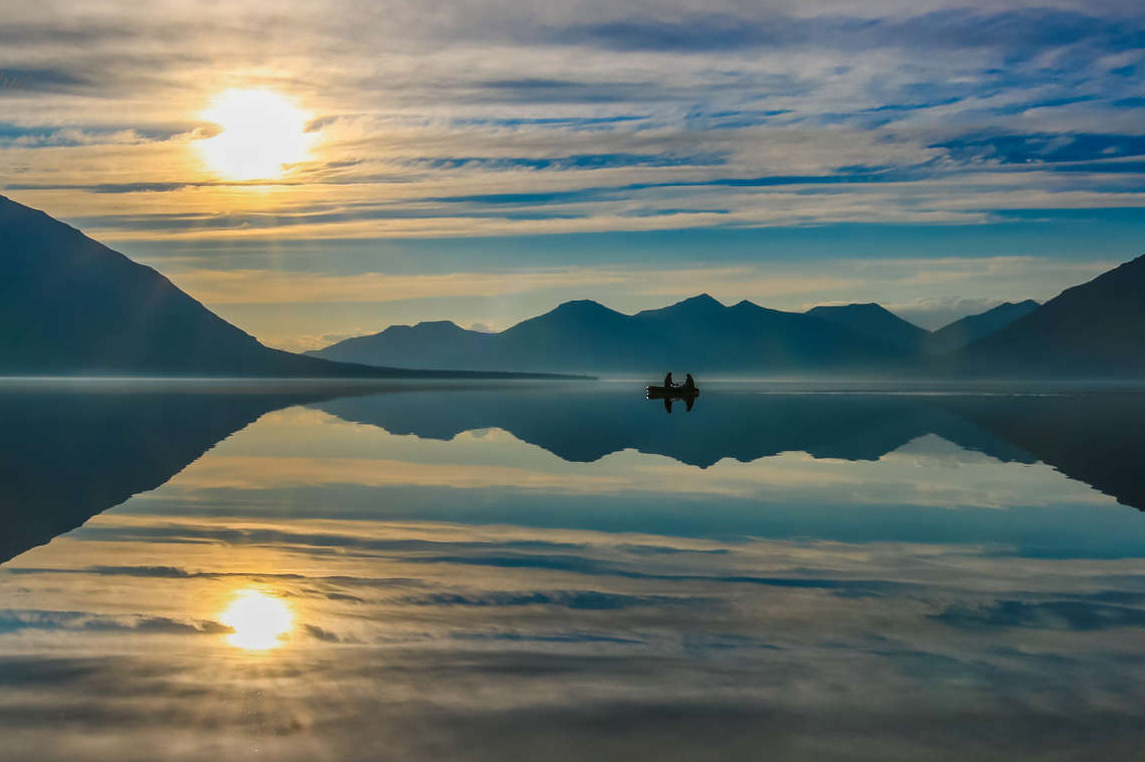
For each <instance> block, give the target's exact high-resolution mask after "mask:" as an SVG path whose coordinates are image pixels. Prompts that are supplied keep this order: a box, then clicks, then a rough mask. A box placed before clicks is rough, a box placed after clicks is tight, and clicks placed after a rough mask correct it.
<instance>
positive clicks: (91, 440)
mask: <svg viewBox="0 0 1145 762" xmlns="http://www.w3.org/2000/svg"><path fill="white" fill-rule="evenodd" d="M321 397H322V395H320V394H318V393H314V392H305V391H299V392H285V391H284V392H279V393H272V394H266V393H254V392H249V393H242V392H235V393H231V394H226V393H220V394H211V393H202V392H194V391H187V390H184V391H183V392H182V393H178V392H167V393H164V392H141V391H140V390H139V389H138V388H135V389H133V390H129V389H118V390H107V391H105V392H102V393H82V392H68V391H56V392H34V391H28V392H21V393H8V392H6V393H2V394H0V421H3V422H4V425H3V426H0V522H2V524H3V534H0V562H2V561H5V560H7V559H9V558H12V557H13V556H16V555H18V554H20V553H23V552H24V551H25V550H27V549H29V548H31V547H34V546H36V545H41V544H43V543H46V542H48V541H49V540H51V539H52V538H53V537H55V536H56V535H59V534H62V533H64V532H67V531H70V530H72V529H74V528H76V527H78V526H80V525H81V524H83V522H85V521H87V520H88V519H89V518H90V517H92V516H94V515H95V514H97V513H100V512H101V511H104V510H107V509H108V508H111V507H112V506H115V505H118V504H119V503H122V502H123V501H124V500H127V498H129V497H131V496H132V495H134V494H137V493H139V492H145V491H147V490H152V489H155V488H156V487H159V486H160V485H162V484H163V483H164V482H166V481H167V480H168V479H170V478H171V477H172V476H174V475H175V474H177V473H178V472H179V471H181V470H183V468H185V467H186V466H187V465H188V464H189V463H191V462H192V461H193V460H195V459H196V458H198V457H199V456H200V455H202V454H203V453H204V452H205V451H206V450H208V449H209V448H211V447H212V446H213V445H215V443H217V442H218V441H220V440H221V439H224V438H225V437H227V436H228V435H230V434H231V433H233V432H235V431H237V430H238V429H241V428H243V427H244V426H246V425H247V424H249V423H250V422H252V421H254V420H255V419H257V418H259V417H260V416H261V415H263V414H264V413H267V412H269V411H271V410H276V409H278V408H281V407H285V406H287V405H291V404H298V403H301V402H312V401H314V400H316V399H320V398H321Z"/></svg>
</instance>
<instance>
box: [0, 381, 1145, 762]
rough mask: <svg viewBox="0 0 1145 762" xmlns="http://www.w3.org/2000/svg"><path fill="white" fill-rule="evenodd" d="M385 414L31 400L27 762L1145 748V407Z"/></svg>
mask: <svg viewBox="0 0 1145 762" xmlns="http://www.w3.org/2000/svg"><path fill="white" fill-rule="evenodd" d="M224 391H225V392H226V393H222V392H224ZM364 392H365V390H364V389H359V390H353V394H352V395H351V396H339V395H345V394H347V393H348V392H347V390H345V389H341V390H333V391H331V390H322V389H301V388H285V389H281V388H280V389H275V390H272V391H271V392H269V393H268V392H267V390H265V389H264V390H259V389H257V388H249V387H244V388H237V389H229V390H220V389H218V388H211V389H203V388H197V389H195V390H188V389H178V390H165V389H160V388H150V389H147V390H143V391H140V390H139V389H130V390H124V389H116V388H107V389H101V390H99V391H98V392H92V391H77V390H75V389H72V390H60V389H57V390H54V391H53V390H47V391H44V390H41V391H29V390H26V389H25V390H7V391H5V392H3V393H0V415H2V417H3V419H4V421H5V423H6V424H7V425H6V426H5V427H4V429H3V432H2V433H0V469H2V473H0V476H2V477H3V481H2V484H3V486H0V516H2V518H3V520H4V523H5V527H6V530H7V531H6V533H5V539H4V540H3V543H2V544H0V552H2V553H3V558H5V559H8V560H7V561H6V563H4V564H3V566H2V567H0V688H2V690H0V730H2V732H3V736H4V739H5V743H4V751H3V755H4V757H5V758H6V759H8V758H10V759H20V760H24V759H27V760H50V759H61V760H62V759H68V760H106V759H116V760H167V759H170V760H208V759H211V760H217V759H228V760H229V759H273V760H294V759H298V760H303V759H305V760H314V759H318V760H326V759H329V760H359V759H360V760H373V759H397V760H402V759H409V760H508V759H541V758H543V759H550V760H583V759H617V760H620V759H652V758H660V759H668V760H675V759H761V758H768V759H781V760H782V759H792V760H795V759H815V760H867V759H869V760H896V759H902V760H917V759H936V760H943V759H951V760H953V759H958V760H963V759H967V758H975V759H1039V760H1042V759H1088V758H1096V757H1098V756H1101V757H1105V758H1114V759H1121V758H1132V757H1133V756H1134V755H1135V754H1136V753H1137V750H1138V748H1139V746H1140V744H1141V742H1142V741H1143V740H1145V731H1142V729H1141V728H1142V719H1143V717H1142V714H1143V712H1142V709H1141V707H1142V706H1143V699H1145V688H1143V687H1142V686H1143V684H1145V683H1143V681H1142V678H1143V677H1145V661H1143V658H1142V657H1143V656H1145V641H1143V640H1142V637H1141V636H1142V634H1143V633H1145V564H1143V563H1142V558H1143V557H1145V516H1143V515H1142V514H1141V512H1140V510H1139V509H1138V507H1141V506H1145V500H1143V499H1142V495H1143V481H1145V480H1143V478H1142V476H1141V475H1140V474H1138V473H1137V470H1138V464H1139V463H1140V462H1141V458H1142V456H1143V455H1145V449H1143V441H1145V434H1141V433H1140V432H1143V431H1145V426H1143V425H1142V424H1145V398H1143V397H1142V396H1140V395H1134V394H1114V393H1101V394H1089V393H1081V392H1077V391H1072V392H1054V393H1040V394H1017V395H1015V394H1012V393H1005V394H995V393H991V394H983V393H975V394H969V393H965V392H960V393H952V394H942V393H928V394H887V393H878V394H874V393H848V394H820V393H817V394H798V393H792V392H790V391H782V392H780V393H777V392H776V389H775V388H771V387H759V386H751V385H737V386H733V385H728V386H725V387H720V386H712V387H709V388H706V389H705V393H704V395H703V396H702V397H701V398H700V399H699V400H698V401H697V403H696V405H695V407H694V409H693V410H691V411H690V412H686V411H685V410H684V409H683V407H682V406H676V407H675V408H674V409H673V411H672V412H671V413H670V414H669V413H667V412H666V411H665V409H664V408H663V406H662V405H661V404H660V403H657V402H649V401H646V400H643V399H642V398H641V395H640V393H639V390H636V391H635V392H634V391H633V389H632V388H630V387H626V386H618V385H609V384H595V385H584V384H582V385H567V386H566V385H559V386H557V385H541V386H526V385H515V384H508V385H499V386H489V387H465V388H460V389H458V388H447V387H445V386H443V385H441V386H433V387H430V388H424V387H414V388H407V389H402V390H396V391H392V392H387V393H383V394H366V393H364ZM132 495H134V496H133V497H132ZM1135 506H1137V507H1135ZM53 538H54V539H53ZM49 540H50V542H49ZM43 543H46V544H43Z"/></svg>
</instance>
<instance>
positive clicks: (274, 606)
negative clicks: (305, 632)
mask: <svg viewBox="0 0 1145 762" xmlns="http://www.w3.org/2000/svg"><path fill="white" fill-rule="evenodd" d="M219 621H220V622H222V623H223V624H224V625H226V626H227V627H229V628H230V629H231V630H232V632H231V633H230V634H229V635H228V636H227V642H229V643H230V644H231V645H232V646H236V647H238V648H242V649H245V650H247V651H269V650H271V649H272V648H278V647H279V646H281V645H282V644H283V642H284V640H283V639H284V637H285V636H286V635H288V634H290V631H291V630H292V629H294V615H293V614H292V613H291V611H290V607H289V606H287V605H286V603H285V602H283V601H282V600H281V599H280V598H276V597H274V596H272V595H268V594H267V593H265V592H263V591H261V590H241V591H239V592H238V593H237V594H236V595H235V597H234V600H232V601H231V603H230V605H229V606H227V609H226V611H224V612H223V613H222V614H221V615H220V616H219Z"/></svg>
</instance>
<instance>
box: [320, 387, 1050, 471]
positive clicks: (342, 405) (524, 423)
mask: <svg viewBox="0 0 1145 762" xmlns="http://www.w3.org/2000/svg"><path fill="white" fill-rule="evenodd" d="M931 399H932V398H926V397H913V396H892V395H864V396H855V395H799V394H796V395H788V394H734V393H724V394H720V393H711V394H710V395H706V396H704V397H701V398H700V400H699V402H698V403H697V405H696V410H695V411H694V412H692V413H691V414H686V415H672V416H667V415H664V409H663V407H662V406H661V405H660V404H659V403H656V402H648V403H647V404H642V401H641V400H640V399H639V397H638V396H637V397H633V395H631V394H621V393H616V392H608V391H605V392H600V391H598V392H595V393H584V392H583V391H578V390H572V391H570V392H569V393H568V394H567V395H566V396H564V397H563V398H558V397H554V396H553V395H551V394H547V393H545V392H538V393H530V392H521V391H512V392H503V393H499V392H492V391H473V392H454V393H451V394H449V395H435V394H423V393H410V394H402V395H383V396H371V397H359V398H355V399H338V400H332V401H330V402H323V403H320V404H318V405H317V407H318V408H320V409H322V410H324V411H326V412H328V413H332V414H334V415H337V416H338V417H340V418H343V419H345V420H349V421H354V422H357V423H368V424H373V425H375V426H379V427H381V428H384V429H385V430H386V431H389V432H390V433H393V434H415V435H417V436H420V437H424V438H430V439H451V438H453V437H454V436H456V435H457V434H459V433H461V432H463V431H471V430H475V429H484V428H500V429H504V430H506V431H508V432H510V433H511V434H513V435H514V436H516V437H517V438H518V439H522V440H524V441H526V442H529V443H531V444H535V445H537V446H539V447H543V448H544V449H546V450H549V451H550V452H552V453H553V454H555V455H557V456H559V457H561V458H563V459H565V460H570V461H580V462H589V461H593V460H597V459H599V458H601V457H603V456H605V455H607V454H609V453H613V452H618V451H620V450H626V449H633V450H638V451H640V452H644V453H651V454H657V455H666V456H668V457H670V458H674V459H675V460H678V461H681V462H683V463H688V464H690V465H694V466H702V467H707V466H710V465H712V464H714V463H716V462H718V461H720V460H722V459H723V458H734V459H735V460H739V461H742V462H748V461H752V460H757V459H759V458H763V457H767V456H769V455H776V454H778V453H781V452H787V451H803V452H806V453H808V454H810V455H813V456H815V457H819V458H840V459H846V460H876V459H878V458H880V457H882V456H883V455H885V454H887V453H888V452H890V451H892V450H895V449H897V448H899V447H901V446H902V445H904V444H906V443H907V442H909V441H911V440H912V439H915V438H917V437H920V436H922V435H924V434H929V433H935V434H938V435H939V436H942V437H944V438H945V439H948V440H950V441H952V442H955V443H956V444H959V445H961V446H963V447H966V448H968V449H972V450H981V451H984V452H987V453H989V454H990V455H993V456H995V457H997V458H999V459H1001V460H1006V461H1022V462H1032V459H1031V458H1030V456H1029V455H1027V454H1025V453H1024V452H1022V451H1021V450H1019V449H1018V448H1015V447H1013V446H1011V445H1009V444H1007V443H1006V442H1005V441H1004V440H1002V439H1000V438H998V437H997V436H994V435H991V434H988V433H987V432H985V431H984V430H982V429H980V428H978V427H976V426H974V425H972V424H969V423H967V422H966V421H965V420H963V419H962V418H960V417H959V416H957V415H954V414H952V413H951V412H949V411H947V410H945V409H943V408H942V407H940V406H938V405H936V404H935V403H933V402H932V401H930V400H931Z"/></svg>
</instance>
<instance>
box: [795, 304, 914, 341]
mask: <svg viewBox="0 0 1145 762" xmlns="http://www.w3.org/2000/svg"><path fill="white" fill-rule="evenodd" d="M806 314H808V315H811V316H813V317H817V318H819V319H821V320H826V321H828V322H831V323H835V324H836V325H841V326H844V327H846V328H849V329H850V330H852V331H854V332H856V333H858V334H861V335H863V336H866V337H867V338H870V339H875V340H876V341H880V342H882V343H883V344H886V345H888V346H893V347H898V348H901V349H906V350H909V351H912V352H914V351H918V350H920V349H921V348H922V346H923V344H924V343H925V341H926V340H927V338H928V337H929V335H930V332H929V331H926V330H924V329H922V328H919V327H918V326H917V325H915V324H914V323H911V322H909V321H907V320H903V319H902V318H901V317H899V316H898V315H896V314H895V313H893V312H891V311H890V310H888V309H887V308H886V307H884V306H883V305H881V304H878V303H877V302H862V303H854V304H824V305H820V306H818V307H812V308H811V309H809V310H807V313H806Z"/></svg>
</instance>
